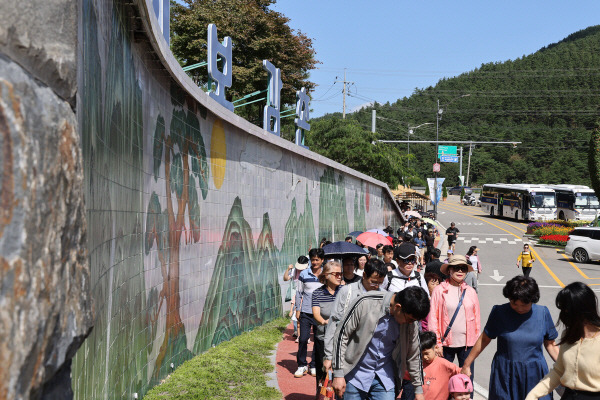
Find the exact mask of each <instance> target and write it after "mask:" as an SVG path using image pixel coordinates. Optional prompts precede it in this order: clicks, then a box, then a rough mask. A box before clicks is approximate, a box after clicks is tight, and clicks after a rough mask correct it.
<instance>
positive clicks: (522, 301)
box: [462, 275, 558, 400]
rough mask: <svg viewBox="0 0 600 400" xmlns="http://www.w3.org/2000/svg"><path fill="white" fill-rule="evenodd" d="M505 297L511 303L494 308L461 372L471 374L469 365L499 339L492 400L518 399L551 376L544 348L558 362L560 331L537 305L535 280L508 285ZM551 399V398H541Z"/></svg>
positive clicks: (520, 278) (514, 280)
mask: <svg viewBox="0 0 600 400" xmlns="http://www.w3.org/2000/svg"><path fill="white" fill-rule="evenodd" d="M502 294H503V295H504V297H506V298H507V299H508V300H509V302H508V303H505V304H502V305H498V306H494V307H493V308H492V312H491V313H490V316H489V317H488V321H487V323H486V325H485V328H484V329H483V332H482V333H481V335H480V336H479V339H478V340H477V343H475V345H474V346H473V349H472V350H471V353H470V354H469V356H468V357H467V359H466V360H465V363H464V364H463V368H462V372H463V373H464V374H467V375H470V373H471V370H470V366H471V364H472V363H473V361H474V360H475V359H476V358H477V357H478V356H479V354H480V353H481V352H482V351H483V349H485V348H486V347H487V345H489V344H490V343H491V341H492V340H493V339H496V338H497V339H498V348H497V350H496V354H494V359H493V361H492V370H491V372H490V386H489V397H488V399H489V400H519V399H523V398H525V396H527V393H529V391H530V390H531V389H532V388H533V387H534V386H535V385H536V384H537V383H538V382H539V380H540V379H542V377H543V376H544V375H545V374H547V373H548V364H547V363H546V359H545V358H544V354H543V353H542V347H544V348H545V349H546V351H547V352H548V355H550V357H551V358H552V359H553V360H555V361H556V358H557V357H558V346H556V344H555V343H554V340H555V339H556V338H557V337H558V332H556V328H555V327H554V322H553V321H552V317H551V316H550V311H549V310H548V308H547V307H545V306H539V305H537V304H535V303H537V302H538V300H539V299H540V289H539V287H538V285H537V283H536V281H535V279H533V278H529V277H525V276H523V275H518V276H515V277H514V278H512V279H511V280H510V281H508V282H507V283H506V285H505V286H504V289H503V290H502ZM542 398H543V399H544V400H551V399H552V396H551V395H547V396H544V397H542Z"/></svg>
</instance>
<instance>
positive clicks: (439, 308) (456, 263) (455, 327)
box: [428, 255, 481, 379]
mask: <svg viewBox="0 0 600 400" xmlns="http://www.w3.org/2000/svg"><path fill="white" fill-rule="evenodd" d="M469 271H473V267H472V266H470V265H468V264H467V259H466V258H465V257H464V256H461V255H454V256H452V257H450V261H449V262H448V263H447V264H444V265H442V268H441V272H442V273H443V274H447V275H448V276H449V278H448V279H446V280H445V281H444V282H442V283H441V284H439V285H438V286H437V287H436V288H435V289H433V295H432V296H431V313H430V314H429V320H428V328H429V330H430V331H432V332H434V333H435V334H436V335H437V341H438V347H436V351H437V352H438V354H439V355H442V356H443V357H444V358H445V359H446V360H448V361H451V362H452V361H454V359H455V358H458V365H459V366H460V367H462V366H463V364H464V362H465V360H466V358H467V357H468V356H469V353H470V352H471V349H472V348H473V345H474V344H475V342H477V339H478V338H479V335H480V333H481V314H480V310H479V299H478V297H477V292H475V289H473V288H472V287H471V286H469V285H467V284H466V283H465V277H466V276H467V272H469ZM471 370H472V373H471V379H473V377H474V375H475V373H474V371H473V370H474V368H473V365H471Z"/></svg>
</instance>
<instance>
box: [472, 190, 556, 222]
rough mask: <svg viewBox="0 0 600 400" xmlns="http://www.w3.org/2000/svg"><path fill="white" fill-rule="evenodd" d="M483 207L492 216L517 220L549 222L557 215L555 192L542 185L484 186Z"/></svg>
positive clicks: (482, 191) (482, 193)
mask: <svg viewBox="0 0 600 400" xmlns="http://www.w3.org/2000/svg"><path fill="white" fill-rule="evenodd" d="M481 207H482V208H483V209H484V210H485V212H487V213H488V214H490V215H492V216H497V217H508V218H514V219H516V220H531V221H547V220H551V219H555V218H556V213H557V209H556V195H555V192H554V190H553V189H551V188H549V187H547V186H542V185H526V184H507V183H496V184H488V185H483V188H482V189H481Z"/></svg>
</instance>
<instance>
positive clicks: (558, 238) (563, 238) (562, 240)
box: [538, 235, 569, 246]
mask: <svg viewBox="0 0 600 400" xmlns="http://www.w3.org/2000/svg"><path fill="white" fill-rule="evenodd" d="M568 238H569V235H544V236H542V237H540V240H539V241H538V243H542V244H552V245H556V246H566V245H567V239H568Z"/></svg>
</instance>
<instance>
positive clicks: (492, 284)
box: [477, 282, 600, 291]
mask: <svg viewBox="0 0 600 400" xmlns="http://www.w3.org/2000/svg"><path fill="white" fill-rule="evenodd" d="M477 286H506V283H479V282H478V283H477ZM538 287H540V288H545V289H562V288H563V287H562V286H552V285H538ZM598 291H600V289H598Z"/></svg>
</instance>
